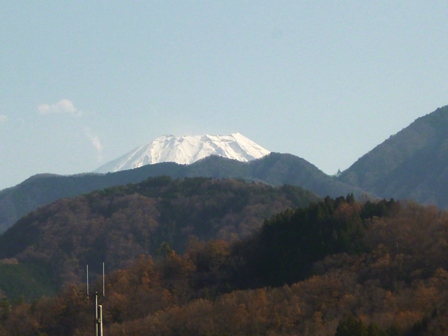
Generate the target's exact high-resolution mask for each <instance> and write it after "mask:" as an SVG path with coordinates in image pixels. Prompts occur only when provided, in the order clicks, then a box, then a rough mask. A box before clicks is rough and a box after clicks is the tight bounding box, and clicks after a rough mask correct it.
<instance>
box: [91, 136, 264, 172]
mask: <svg viewBox="0 0 448 336" xmlns="http://www.w3.org/2000/svg"><path fill="white" fill-rule="evenodd" d="M269 153H270V151H268V150H267V149H265V148H263V147H261V146H260V145H258V144H256V143H255V142H253V141H252V140H250V139H248V138H246V137H245V136H244V135H242V134H240V133H233V134H231V135H208V134H206V135H187V136H174V135H164V136H161V137H158V138H157V139H155V140H154V141H152V142H151V143H149V144H147V145H144V146H140V147H138V148H136V149H134V150H132V151H130V152H129V153H127V154H125V155H123V156H121V157H119V158H118V159H115V160H113V161H110V162H108V163H106V164H104V165H102V166H101V167H99V168H98V169H97V170H95V172H96V173H108V172H117V171H120V170H127V169H134V168H139V167H142V166H144V165H147V164H155V163H161V162H175V163H179V164H191V163H194V162H196V161H198V160H201V159H203V158H205V157H208V156H210V155H218V156H222V157H225V158H228V159H234V160H237V161H241V162H247V161H251V160H254V159H259V158H261V157H263V156H265V155H267V154H269Z"/></svg>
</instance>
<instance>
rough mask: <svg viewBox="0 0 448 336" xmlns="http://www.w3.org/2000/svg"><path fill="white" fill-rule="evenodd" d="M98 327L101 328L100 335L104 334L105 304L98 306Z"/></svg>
mask: <svg viewBox="0 0 448 336" xmlns="http://www.w3.org/2000/svg"><path fill="white" fill-rule="evenodd" d="M98 316H99V317H98V329H99V335H98V336H103V306H102V305H99V306H98Z"/></svg>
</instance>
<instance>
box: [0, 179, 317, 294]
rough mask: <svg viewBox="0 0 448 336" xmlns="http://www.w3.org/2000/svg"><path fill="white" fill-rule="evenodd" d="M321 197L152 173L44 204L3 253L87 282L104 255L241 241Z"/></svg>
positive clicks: (113, 257)
mask: <svg viewBox="0 0 448 336" xmlns="http://www.w3.org/2000/svg"><path fill="white" fill-rule="evenodd" d="M317 199H318V198H317V196H316V195H315V194H313V193H311V192H309V191H305V190H303V189H301V188H298V187H292V186H283V187H271V186H268V185H266V184H261V183H246V182H243V181H237V180H218V179H210V178H186V179H184V180H172V179H171V178H169V177H158V178H150V179H148V180H146V181H144V182H141V183H139V184H135V185H133V184H129V185H126V186H118V187H112V188H109V189H105V190H102V191H96V192H92V193H90V194H86V195H82V196H78V197H75V198H73V199H61V200H59V201H56V202H54V203H52V204H50V205H47V206H45V207H42V208H39V209H37V210H36V211H34V212H32V213H30V214H29V215H27V216H25V217H23V218H22V219H21V220H19V221H18V222H17V223H16V224H15V225H14V226H13V227H11V228H10V229H9V230H7V231H6V232H5V233H4V234H3V235H2V236H0V259H7V260H9V263H11V260H17V261H18V262H19V265H22V264H30V265H40V266H41V269H43V270H49V271H50V272H52V274H51V276H49V278H50V279H49V280H51V282H54V283H55V284H56V285H61V284H64V283H67V282H79V281H80V280H81V279H82V278H83V274H84V272H85V266H86V265H87V264H89V265H91V269H92V272H94V271H95V270H97V271H99V270H100V269H101V263H102V262H103V261H104V262H105V263H106V265H107V268H108V270H109V271H110V270H113V269H117V268H121V267H125V266H126V265H128V264H129V263H130V262H131V261H133V260H134V259H135V258H137V257H138V255H140V254H146V255H148V254H151V255H154V256H156V255H163V254H164V253H167V251H169V250H170V249H175V250H176V251H179V252H182V251H184V250H185V248H186V245H187V243H188V241H189V240H191V239H199V240H204V241H207V240H209V239H212V238H213V239H223V240H225V241H228V242H230V241H235V240H238V239H239V238H242V237H246V236H248V235H249V234H251V233H253V232H255V231H256V230H257V229H259V228H260V227H261V225H262V223H263V221H264V220H265V219H266V218H269V217H270V216H272V215H274V214H276V213H278V212H280V211H284V210H286V209H288V208H293V207H298V206H305V205H308V204H309V203H310V202H312V201H316V200H317ZM0 264H1V262H0ZM0 283H1V282H0ZM3 290H4V291H7V290H8V288H3Z"/></svg>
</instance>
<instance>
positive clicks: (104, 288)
mask: <svg viewBox="0 0 448 336" xmlns="http://www.w3.org/2000/svg"><path fill="white" fill-rule="evenodd" d="M105 296H106V287H105V286H104V262H103V297H105Z"/></svg>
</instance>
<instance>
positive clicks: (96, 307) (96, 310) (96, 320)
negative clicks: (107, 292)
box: [95, 292, 99, 336]
mask: <svg viewBox="0 0 448 336" xmlns="http://www.w3.org/2000/svg"><path fill="white" fill-rule="evenodd" d="M98 329H99V328H98V293H97V292H95V336H99V335H98Z"/></svg>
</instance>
